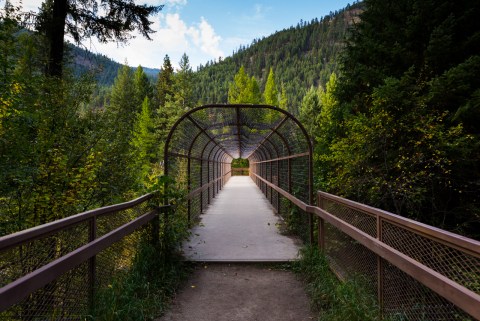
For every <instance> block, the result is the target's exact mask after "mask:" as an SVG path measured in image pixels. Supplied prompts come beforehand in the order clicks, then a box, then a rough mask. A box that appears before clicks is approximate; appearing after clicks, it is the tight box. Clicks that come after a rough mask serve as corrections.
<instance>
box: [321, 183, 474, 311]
mask: <svg viewBox="0 0 480 321" xmlns="http://www.w3.org/2000/svg"><path fill="white" fill-rule="evenodd" d="M319 197H320V199H319V203H320V206H321V208H323V209H325V210H326V212H328V214H329V215H332V216H334V217H336V218H338V219H340V220H341V221H343V222H345V223H346V224H348V225H349V226H352V227H354V228H357V229H358V230H360V231H362V232H363V233H365V234H367V235H370V236H371V237H373V238H376V239H377V240H379V241H380V242H382V243H383V244H385V245H387V246H389V247H391V248H393V249H394V250H397V251H399V252H400V253H401V254H402V255H405V256H406V257H408V258H409V259H410V260H412V261H413V262H415V263H413V264H414V265H416V266H419V267H420V269H421V270H422V271H424V270H425V269H428V268H429V269H431V270H433V272H413V271H412V272H411V273H412V274H411V275H409V274H407V273H405V272H403V271H402V270H401V269H400V267H399V266H395V265H393V264H391V263H389V262H388V261H387V260H384V259H382V258H380V257H379V256H378V255H377V254H375V253H374V252H373V251H372V249H369V248H367V247H365V246H363V245H361V244H360V243H359V242H358V241H356V240H354V239H353V238H352V237H350V236H348V235H347V234H346V233H345V232H343V231H340V230H338V229H337V228H336V227H334V226H332V225H331V224H328V223H325V229H324V238H325V248H324V249H325V253H326V254H327V256H328V257H329V258H330V263H331V265H332V269H333V270H334V271H335V272H336V273H337V275H339V276H340V277H341V278H349V277H354V276H355V275H361V276H362V277H364V278H365V279H366V280H367V284H368V285H369V286H368V287H369V288H370V289H369V290H370V291H372V293H376V294H377V297H378V301H379V304H380V306H381V308H382V310H383V313H384V315H385V316H386V317H388V318H393V319H394V320H396V319H398V320H473V319H474V318H472V317H471V316H469V314H468V313H466V312H464V311H463V310H462V309H460V308H459V307H457V306H456V305H455V304H454V303H452V302H454V301H455V297H454V295H453V294H450V293H451V292H445V294H444V295H445V297H442V296H441V295H439V294H438V293H436V292H435V291H434V290H432V289H431V288H429V287H427V286H425V285H423V284H422V282H421V281H422V280H426V279H427V278H428V276H427V275H425V273H427V274H429V275H433V273H439V274H440V275H442V276H443V277H445V278H448V280H447V281H445V282H447V283H448V284H453V282H455V283H457V285H455V287H457V288H459V289H461V288H462V287H464V288H465V289H464V290H460V291H461V292H462V293H466V296H470V297H472V294H468V293H469V292H468V290H470V291H472V292H470V293H476V294H477V296H476V297H477V298H478V294H480V286H479V284H480V283H479V280H480V251H479V249H480V242H477V241H474V240H470V239H466V238H463V237H460V236H458V235H455V234H452V233H449V232H446V231H442V230H439V229H436V228H433V227H430V226H427V225H424V224H421V223H418V222H415V221H412V220H408V219H405V218H402V217H399V216H396V215H393V214H391V213H388V212H384V211H381V210H378V209H375V208H371V207H368V206H365V205H363V204H359V203H356V202H352V201H349V200H345V199H342V198H340V197H337V196H334V195H330V194H327V193H323V192H319ZM395 256H398V254H395ZM419 271H420V270H419ZM439 282H440V281H439ZM442 282H444V281H442ZM433 285H435V284H433ZM437 291H438V290H437ZM473 297H475V294H473ZM477 300H478V299H477ZM477 305H478V308H477V312H478V309H480V301H479V303H478V304H477ZM472 311H473V310H472Z"/></svg>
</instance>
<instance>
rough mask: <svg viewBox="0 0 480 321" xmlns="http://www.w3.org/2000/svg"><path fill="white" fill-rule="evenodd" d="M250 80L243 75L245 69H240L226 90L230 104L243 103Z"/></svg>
mask: <svg viewBox="0 0 480 321" xmlns="http://www.w3.org/2000/svg"><path fill="white" fill-rule="evenodd" d="M249 83H250V79H249V77H248V75H247V74H246V73H245V68H244V67H243V66H241V67H240V70H239V71H238V73H237V74H236V75H235V77H234V79H233V82H232V83H230V85H229V88H228V102H229V103H230V104H240V103H245V102H246V101H245V100H246V99H245V92H246V91H247V88H248V85H249Z"/></svg>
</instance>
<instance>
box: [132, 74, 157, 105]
mask: <svg viewBox="0 0 480 321" xmlns="http://www.w3.org/2000/svg"><path fill="white" fill-rule="evenodd" d="M133 84H134V88H135V105H137V106H141V105H142V104H143V101H144V99H145V97H148V99H149V100H150V99H151V98H152V85H151V84H150V80H149V79H148V77H147V74H146V73H145V71H144V70H143V68H142V66H138V67H137V69H136V70H135V74H134V76H133Z"/></svg>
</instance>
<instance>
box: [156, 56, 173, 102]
mask: <svg viewBox="0 0 480 321" xmlns="http://www.w3.org/2000/svg"><path fill="white" fill-rule="evenodd" d="M156 90H157V95H156V99H157V101H156V103H157V107H158V108H163V107H165V105H166V104H167V102H168V101H169V100H170V99H173V97H174V91H173V90H174V74H173V67H172V63H171V62H170V57H168V55H165V58H164V59H163V66H162V68H161V70H160V73H159V74H158V79H157V86H156Z"/></svg>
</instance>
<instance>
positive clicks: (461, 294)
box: [252, 173, 480, 320]
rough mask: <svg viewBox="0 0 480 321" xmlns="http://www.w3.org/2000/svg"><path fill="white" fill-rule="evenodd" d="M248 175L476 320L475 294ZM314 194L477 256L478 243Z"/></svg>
mask: <svg viewBox="0 0 480 321" xmlns="http://www.w3.org/2000/svg"><path fill="white" fill-rule="evenodd" d="M252 175H253V176H255V177H256V178H257V179H259V180H260V181H262V182H263V183H265V184H266V185H268V186H269V187H271V188H273V189H274V190H275V191H277V192H278V193H279V194H281V195H282V196H284V197H285V198H287V199H288V200H289V201H290V202H292V203H293V204H295V205H296V206H297V207H299V208H300V209H302V210H303V211H305V212H307V213H311V214H315V215H316V216H317V217H319V218H321V219H323V220H325V221H327V222H328V223H330V224H331V225H333V226H335V227H336V228H337V229H339V230H341V231H342V232H343V233H345V234H347V235H348V236H350V237H352V238H353V239H355V240H356V241H357V242H359V243H360V244H362V245H364V246H365V247H367V248H368V249H369V250H370V251H372V252H374V253H375V254H376V255H378V256H380V257H381V258H383V259H385V260H386V261H388V262H390V263H391V264H393V265H394V266H396V267H397V268H398V269H400V270H402V271H403V272H405V273H406V274H408V275H410V276H411V277H413V278H414V279H415V280H417V281H418V282H420V283H422V284H423V285H425V286H426V287H428V288H429V289H431V290H432V291H434V292H436V293H437V294H439V295H440V296H442V297H444V298H445V299H447V300H448V301H450V302H452V303H453V304H455V305H456V306H457V307H459V308H460V309H462V310H464V311H465V312H467V313H469V314H470V315H471V316H473V317H475V318H477V319H479V320H480V295H479V294H477V293H475V292H473V291H471V290H469V289H467V288H466V287H464V286H462V285H461V284H458V283H457V282H455V281H453V280H451V279H449V278H448V277H446V276H444V275H442V274H440V273H438V272H436V271H435V270H433V269H431V268H429V267H428V266H426V265H424V264H422V263H420V262H418V261H416V260H414V259H413V258H411V257H409V256H408V255H406V254H404V253H402V252H400V251H398V250H396V249H394V248H393V247H391V246H389V245H387V244H385V243H384V242H382V241H381V240H378V239H376V238H374V237H372V236H371V235H369V234H367V233H365V232H363V231H362V230H360V229H358V228H356V227H354V226H353V225H351V224H348V223H346V222H345V221H343V220H341V219H340V218H338V217H336V216H334V215H332V214H330V213H329V212H327V211H325V210H324V209H321V208H319V207H316V206H311V205H308V204H306V203H305V202H302V201H301V200H299V199H298V198H296V197H295V196H293V195H291V194H289V193H288V192H287V191H285V190H283V189H282V188H280V187H278V186H277V185H275V184H273V183H271V182H269V181H267V180H265V179H264V178H262V177H260V176H259V175H257V174H256V173H252ZM318 194H319V196H320V197H323V198H326V199H331V200H334V201H335V202H338V203H341V204H343V205H346V206H348V207H350V208H353V209H356V210H360V211H362V212H364V213H366V214H368V215H371V216H380V217H381V218H382V220H385V221H391V222H394V223H395V224H397V225H399V226H401V227H402V228H406V229H409V230H413V231H415V232H417V233H419V234H425V235H428V236H430V237H433V238H435V239H438V240H441V241H443V242H445V243H448V245H452V246H453V247H455V248H460V249H461V250H462V251H464V252H467V253H469V254H472V255H474V256H476V257H478V256H480V242H479V241H476V240H472V239H468V238H466V237H463V236H460V235H456V234H453V233H450V232H447V231H443V230H440V229H438V228H435V227H432V226H429V225H426V224H422V223H418V222H415V221H413V220H410V219H407V218H404V217H401V216H398V215H395V214H392V213H389V212H386V211H383V210H380V209H377V208H374V207H370V206H368V205H365V204H360V203H357V202H353V201H350V200H347V199H344V198H341V197H338V196H335V195H332V194H328V193H325V192H318Z"/></svg>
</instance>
